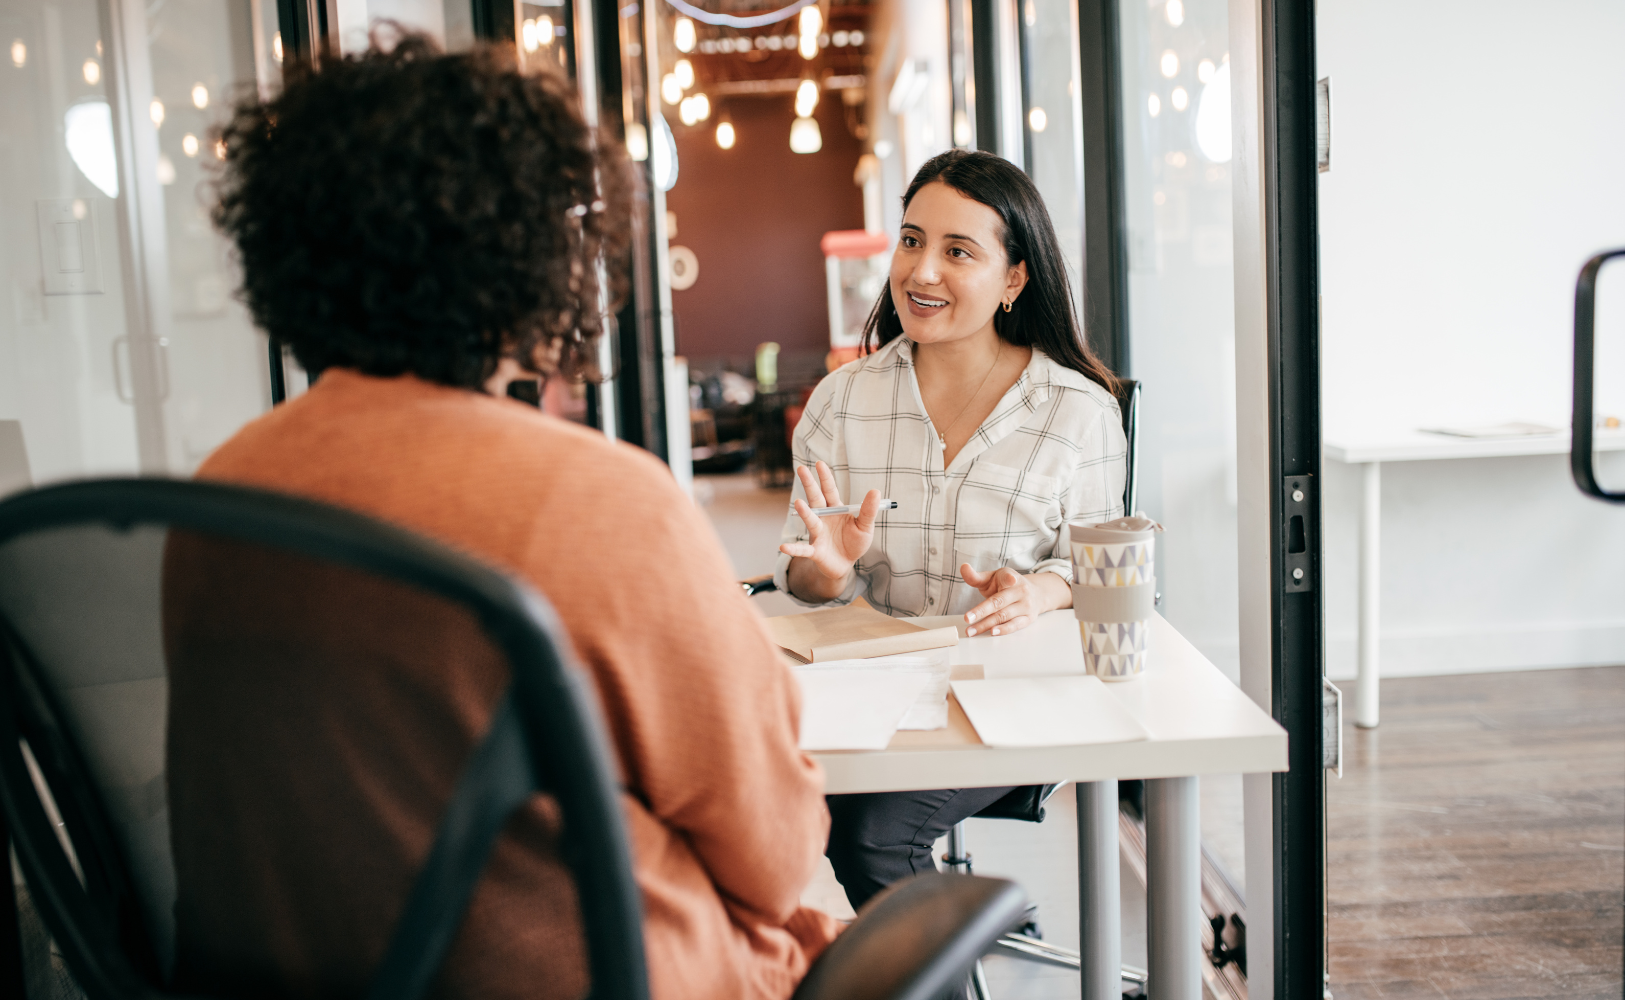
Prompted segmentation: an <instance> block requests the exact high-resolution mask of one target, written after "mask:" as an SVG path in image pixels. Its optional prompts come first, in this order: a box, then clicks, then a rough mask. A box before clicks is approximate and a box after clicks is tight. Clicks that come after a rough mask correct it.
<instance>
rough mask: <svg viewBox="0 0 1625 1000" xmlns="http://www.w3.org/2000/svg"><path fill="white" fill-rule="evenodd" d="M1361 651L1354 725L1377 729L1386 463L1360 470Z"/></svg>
mask: <svg viewBox="0 0 1625 1000" xmlns="http://www.w3.org/2000/svg"><path fill="white" fill-rule="evenodd" d="M1360 471H1361V474H1362V480H1361V481H1362V486H1363V487H1364V489H1363V491H1362V494H1361V498H1360V647H1359V657H1360V666H1359V675H1358V679H1357V680H1356V681H1355V684H1354V724H1355V725H1356V726H1359V727H1360V728H1362V729H1375V728H1376V726H1377V643H1378V635H1379V631H1380V630H1379V628H1378V618H1379V615H1378V612H1379V610H1380V609H1379V606H1378V597H1379V595H1380V594H1381V586H1382V582H1381V581H1382V572H1381V571H1382V563H1381V554H1382V463H1381V462H1366V463H1365V464H1364V465H1362V466H1361V467H1360Z"/></svg>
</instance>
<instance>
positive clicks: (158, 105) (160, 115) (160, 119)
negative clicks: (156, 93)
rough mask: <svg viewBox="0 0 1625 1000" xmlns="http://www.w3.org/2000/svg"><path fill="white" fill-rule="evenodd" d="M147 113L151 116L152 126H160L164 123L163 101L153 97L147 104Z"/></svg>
mask: <svg viewBox="0 0 1625 1000" xmlns="http://www.w3.org/2000/svg"><path fill="white" fill-rule="evenodd" d="M147 114H148V115H150V116H151V117H152V127H153V128H162V127H163V124H164V102H163V101H160V100H159V99H158V98H156V97H154V98H153V99H152V103H151V104H149V105H147Z"/></svg>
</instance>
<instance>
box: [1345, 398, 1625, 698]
mask: <svg viewBox="0 0 1625 1000" xmlns="http://www.w3.org/2000/svg"><path fill="white" fill-rule="evenodd" d="M1592 441H1593V442H1594V444H1595V447H1596V450H1598V451H1625V430H1599V431H1597V432H1596V433H1595V435H1594V436H1593V437H1592ZM1323 447H1324V452H1323V453H1324V454H1325V456H1326V457H1327V458H1329V459H1331V460H1332V461H1334V462H1342V463H1344V464H1345V465H1358V466H1360V471H1361V477H1362V478H1361V485H1362V489H1361V492H1360V617H1359V622H1360V624H1359V653H1358V657H1359V660H1358V662H1359V667H1358V670H1359V673H1358V674H1357V675H1356V676H1357V678H1358V679H1357V680H1356V681H1355V684H1354V724H1355V725H1357V726H1360V727H1361V728H1363V729H1372V728H1375V727H1376V725H1377V721H1378V713H1377V681H1378V677H1379V671H1378V661H1377V643H1378V641H1379V637H1380V633H1379V624H1380V620H1381V614H1380V611H1381V602H1380V596H1381V580H1382V562H1381V554H1382V553H1381V549H1382V463H1384V462H1433V461H1442V460H1446V459H1454V458H1517V457H1520V456H1525V455H1567V454H1568V453H1569V432H1568V431H1566V430H1565V431H1554V432H1553V433H1550V434H1524V435H1518V436H1515V437H1479V438H1469V437H1456V436H1453V435H1450V434H1436V433H1432V432H1429V431H1396V432H1391V433H1386V434H1380V435H1379V434H1373V435H1370V436H1366V437H1342V438H1331V439H1328V440H1327V441H1326V442H1325V443H1324V446H1323Z"/></svg>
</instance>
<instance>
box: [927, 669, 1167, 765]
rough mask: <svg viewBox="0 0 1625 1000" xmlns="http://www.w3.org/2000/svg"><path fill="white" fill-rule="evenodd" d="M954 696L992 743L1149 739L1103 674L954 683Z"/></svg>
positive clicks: (980, 733) (1047, 744)
mask: <svg viewBox="0 0 1625 1000" xmlns="http://www.w3.org/2000/svg"><path fill="white" fill-rule="evenodd" d="M952 683H953V690H954V697H955V698H957V699H958V700H959V704H960V706H961V707H963V708H964V709H965V715H966V716H968V717H969V718H970V722H971V725H973V726H975V727H976V734H977V735H978V736H980V737H981V739H982V742H983V743H985V744H987V745H988V746H990V747H1060V746H1081V745H1084V744H1091V743H1128V742H1132V741H1134V740H1143V739H1146V738H1148V735H1149V734H1147V733H1146V731H1145V729H1144V728H1143V727H1142V726H1141V725H1140V724H1139V723H1138V722H1136V721H1135V719H1134V716H1132V715H1130V714H1129V713H1128V711H1127V710H1126V709H1124V708H1123V706H1122V704H1121V703H1120V702H1119V701H1118V700H1117V699H1116V698H1114V697H1112V695H1111V692H1109V691H1107V690H1106V685H1104V684H1102V683H1101V681H1100V678H1098V677H1087V676H1083V675H1079V674H1065V675H1060V676H1053V677H1007V678H999V679H995V680H980V681H959V680H956V681H953V682H952Z"/></svg>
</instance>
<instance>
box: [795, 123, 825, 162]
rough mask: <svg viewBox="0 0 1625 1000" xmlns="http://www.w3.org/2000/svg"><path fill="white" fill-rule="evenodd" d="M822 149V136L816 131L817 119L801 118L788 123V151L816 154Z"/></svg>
mask: <svg viewBox="0 0 1625 1000" xmlns="http://www.w3.org/2000/svg"><path fill="white" fill-rule="evenodd" d="M823 148H824V135H823V133H822V132H820V131H819V130H818V119H816V118H808V117H805V116H803V117H801V118H797V119H796V120H795V121H793V122H791V123H790V151H791V152H792V153H816V152H818V151H819V150H820V149H823Z"/></svg>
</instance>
